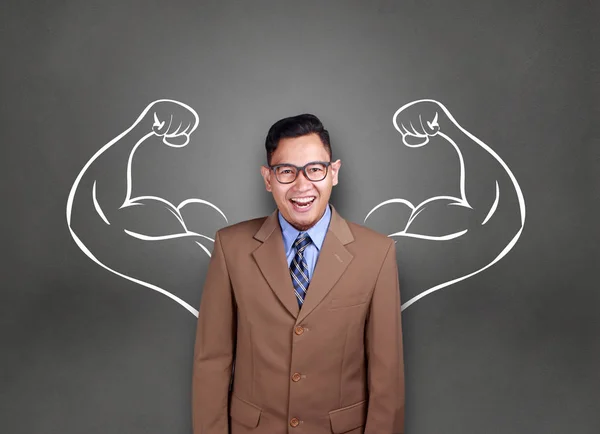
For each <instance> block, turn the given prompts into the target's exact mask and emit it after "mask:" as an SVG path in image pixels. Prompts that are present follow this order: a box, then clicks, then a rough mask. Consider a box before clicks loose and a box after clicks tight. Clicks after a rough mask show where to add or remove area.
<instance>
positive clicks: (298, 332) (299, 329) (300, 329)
mask: <svg viewBox="0 0 600 434" xmlns="http://www.w3.org/2000/svg"><path fill="white" fill-rule="evenodd" d="M294 332H295V333H296V334H297V335H301V334H302V333H304V327H302V326H296V328H295V329H294Z"/></svg>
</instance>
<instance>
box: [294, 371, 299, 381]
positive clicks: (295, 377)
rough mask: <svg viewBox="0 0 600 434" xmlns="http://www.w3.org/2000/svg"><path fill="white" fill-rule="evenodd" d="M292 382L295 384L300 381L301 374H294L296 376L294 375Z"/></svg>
mask: <svg viewBox="0 0 600 434" xmlns="http://www.w3.org/2000/svg"><path fill="white" fill-rule="evenodd" d="M292 381H294V382H298V381H300V374H299V373H297V372H296V373H294V375H292Z"/></svg>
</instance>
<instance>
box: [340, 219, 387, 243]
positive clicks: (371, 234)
mask: <svg viewBox="0 0 600 434" xmlns="http://www.w3.org/2000/svg"><path fill="white" fill-rule="evenodd" d="M348 227H349V228H350V231H351V232H352V235H354V239H355V240H356V242H358V243H369V244H371V245H373V244H375V245H378V246H381V247H382V248H385V249H387V248H389V246H390V245H391V244H393V243H394V240H392V239H391V238H389V237H388V236H387V235H384V234H382V233H381V232H377V231H375V230H373V229H371V228H368V227H366V226H363V225H361V224H358V223H354V222H350V221H348Z"/></svg>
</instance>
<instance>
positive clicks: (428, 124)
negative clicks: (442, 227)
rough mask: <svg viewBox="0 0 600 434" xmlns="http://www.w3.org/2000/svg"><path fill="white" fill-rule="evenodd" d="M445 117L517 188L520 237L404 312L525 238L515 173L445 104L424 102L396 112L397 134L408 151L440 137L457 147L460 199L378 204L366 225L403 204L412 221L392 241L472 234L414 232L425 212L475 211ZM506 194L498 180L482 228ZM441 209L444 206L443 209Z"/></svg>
mask: <svg viewBox="0 0 600 434" xmlns="http://www.w3.org/2000/svg"><path fill="white" fill-rule="evenodd" d="M442 117H443V118H444V121H446V122H450V123H451V124H446V125H449V126H451V127H452V125H453V126H454V127H455V128H457V129H458V131H460V132H462V134H464V136H466V137H467V138H469V139H470V140H472V141H473V142H474V143H475V144H477V145H478V146H480V147H481V148H482V149H483V150H484V151H486V152H487V153H488V154H489V155H491V156H492V157H493V158H494V159H495V160H496V161H497V162H498V163H499V164H500V165H501V167H502V168H503V169H504V171H505V172H506V174H507V175H508V177H509V178H510V181H511V183H512V187H513V188H514V190H515V192H516V195H517V199H518V203H519V212H520V227H519V228H518V229H517V230H516V233H514V235H512V236H511V237H510V238H509V239H508V240H507V243H506V245H505V247H504V248H502V250H501V251H500V252H499V253H498V254H497V256H496V257H495V258H494V259H493V260H492V261H491V262H489V263H488V264H487V265H485V266H483V267H480V268H478V269H477V270H475V271H473V272H471V273H468V274H466V275H463V276H461V277H458V278H455V279H452V280H449V281H446V282H443V283H440V284H438V285H435V286H433V287H431V288H428V289H425V290H423V291H422V292H420V293H419V294H417V295H415V296H414V297H412V298H411V299H409V300H408V301H406V302H403V303H402V310H404V309H406V308H408V307H409V306H411V305H412V304H414V303H416V302H417V301H418V300H421V299H422V298H424V297H426V296H427V295H429V294H431V293H433V292H435V291H438V290H440V289H442V288H446V287H448V286H450V285H453V284H455V283H457V282H460V281H462V280H465V279H468V278H470V277H472V276H475V275H476V274H478V273H481V272H482V271H484V270H486V269H488V268H489V267H491V266H492V265H494V264H495V263H497V262H498V261H499V260H500V259H502V258H503V257H504V256H506V254H507V253H508V252H509V251H510V250H511V249H512V248H513V247H514V245H515V244H516V242H517V241H518V239H519V237H520V236H521V233H522V231H523V227H524V225H525V200H524V198H523V192H522V191H521V188H520V186H519V183H518V182H517V179H516V178H515V176H514V175H513V173H512V171H511V170H510V169H509V167H508V166H507V164H506V163H505V162H504V161H503V160H502V159H501V158H500V157H499V156H498V154H496V152H494V150H493V149H491V148H490V147H489V146H488V145H486V144H485V143H483V142H482V141H481V140H480V139H478V138H477V137H475V136H474V135H473V134H471V133H470V132H469V131H467V130H466V129H464V128H463V127H462V126H460V125H459V123H458V122H457V121H456V120H455V119H454V117H453V116H452V115H451V114H450V112H449V111H448V109H447V108H446V107H445V106H444V105H443V104H442V103H440V102H438V101H435V100H432V99H423V100H418V101H413V102H410V103H408V104H405V105H404V106H402V107H401V108H399V109H398V110H397V111H396V113H394V116H393V124H394V127H395V128H396V130H397V131H398V132H399V133H400V134H401V135H402V141H403V143H404V145H406V146H408V147H411V148H417V147H421V146H425V145H426V144H427V143H429V139H430V137H433V136H438V137H441V138H443V139H444V140H445V141H447V142H448V143H449V144H450V145H451V146H453V147H454V149H455V151H456V153H457V156H458V162H459V165H460V178H459V190H460V197H453V196H435V197H431V198H429V199H426V200H424V201H423V202H421V203H419V204H418V205H414V204H413V203H411V202H410V201H408V200H406V199H402V198H395V199H390V200H386V201H384V202H382V203H380V204H378V205H377V206H375V207H374V208H373V209H371V211H369V213H368V214H367V216H366V217H365V219H364V222H365V223H366V222H367V219H368V218H369V217H370V216H371V215H372V214H373V213H374V212H375V211H377V210H380V209H382V208H383V207H385V206H387V205H390V204H403V205H405V206H407V207H408V208H409V209H410V210H411V213H410V217H409V218H408V220H407V223H406V225H405V226H404V228H402V230H400V231H398V232H394V233H392V234H389V235H388V236H389V237H411V238H418V239H423V240H434V241H440V242H444V241H448V240H453V239H455V238H458V237H461V236H463V235H465V234H466V233H467V232H468V231H469V229H468V228H460V230H456V231H451V232H450V233H446V234H441V235H440V234H436V235H432V234H427V233H421V232H418V231H412V230H411V225H413V223H414V222H415V220H416V219H417V217H418V216H419V215H420V214H421V213H422V212H424V211H426V210H427V209H428V208H429V209H431V208H433V207H437V208H436V210H437V211H439V210H440V208H444V207H446V209H449V208H448V207H460V208H463V209H466V210H472V209H473V208H472V207H471V205H470V204H469V201H468V200H467V197H466V192H465V180H466V176H468V175H467V174H466V172H465V162H464V157H463V153H462V152H461V146H460V143H459V144H457V143H456V141H455V140H454V139H453V138H452V137H451V135H447V134H446V133H445V132H444V126H442V125H440V119H441V118H442ZM502 193H503V192H502V191H501V189H500V186H499V184H498V181H497V180H496V182H495V198H494V200H493V202H492V204H491V206H490V208H489V210H488V212H487V213H486V215H485V218H484V219H483V220H482V221H481V225H485V224H487V223H488V222H489V221H490V220H491V219H492V217H493V216H494V214H495V212H496V210H497V208H498V203H499V201H500V195H501V194H502ZM439 205H441V207H440V206H439ZM440 218H443V213H441V214H440Z"/></svg>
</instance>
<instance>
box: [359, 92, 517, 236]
mask: <svg viewBox="0 0 600 434" xmlns="http://www.w3.org/2000/svg"><path fill="white" fill-rule="evenodd" d="M394 126H395V127H396V129H397V130H398V132H400V134H401V135H402V140H403V143H404V144H405V145H406V146H408V147H413V148H414V147H420V146H425V145H427V144H428V143H429V142H430V139H432V138H433V137H436V141H437V143H436V144H439V141H440V140H441V141H442V142H444V144H446V145H447V146H452V147H453V148H454V150H455V151H456V156H457V164H459V165H460V176H459V179H458V180H457V192H458V194H457V195H456V196H434V197H431V198H429V199H427V200H425V201H423V202H421V203H420V204H416V205H415V204H412V203H411V202H409V201H408V200H405V199H400V198H398V199H390V200H388V201H385V202H383V203H381V204H379V205H377V206H376V207H375V208H373V209H372V210H371V211H370V212H369V214H368V215H367V218H368V217H369V216H370V214H371V213H373V212H374V211H376V210H378V209H380V208H382V207H385V206H388V205H391V204H396V206H397V205H398V204H401V205H402V206H406V207H408V208H409V209H410V215H409V217H408V220H407V221H406V223H405V226H404V227H402V228H401V229H400V230H399V231H398V232H395V233H392V234H390V235H396V236H409V237H416V238H423V239H433V240H448V239H452V238H456V237H459V236H461V235H463V234H465V233H466V232H467V231H468V230H469V229H468V228H469V227H471V228H472V227H473V225H485V224H486V223H488V222H489V221H490V220H491V219H492V218H493V216H494V215H495V213H496V212H497V211H498V210H499V208H501V207H513V208H515V207H518V206H519V203H522V202H523V201H522V197H521V196H522V194H521V191H520V188H519V186H518V184H517V182H516V179H515V178H514V176H513V175H512V173H511V172H510V169H509V168H508V166H506V164H505V163H504V162H503V161H502V160H501V159H500V157H499V156H498V155H497V154H496V153H495V152H494V151H493V150H492V149H491V148H489V147H488V146H487V145H486V144H485V143H483V142H482V141H481V140H479V139H478V138H476V137H475V136H474V135H473V134H471V133H470V132H468V131H467V130H465V129H464V128H462V127H461V126H460V125H459V124H458V122H456V120H455V119H454V117H453V116H452V115H451V114H450V112H449V111H448V110H447V109H446V108H445V107H444V106H443V105H442V104H440V103H439V102H437V101H433V100H421V101H415V102H412V103H410V104H407V105H405V106H404V107H402V108H400V109H399V110H398V111H397V112H396V113H395V115H394ZM481 167H485V171H483V170H477V169H480V168H481ZM476 171H477V176H473V175H474V173H475V172H476ZM473 192H477V193H478V194H473ZM481 192H483V194H482V193H481ZM515 195H517V196H518V198H516V199H517V200H515V197H514V196H515ZM511 196H512V197H511ZM521 213H522V214H523V217H524V209H521ZM515 214H518V212H517V213H515ZM365 220H366V219H365ZM515 224H517V222H515Z"/></svg>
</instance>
